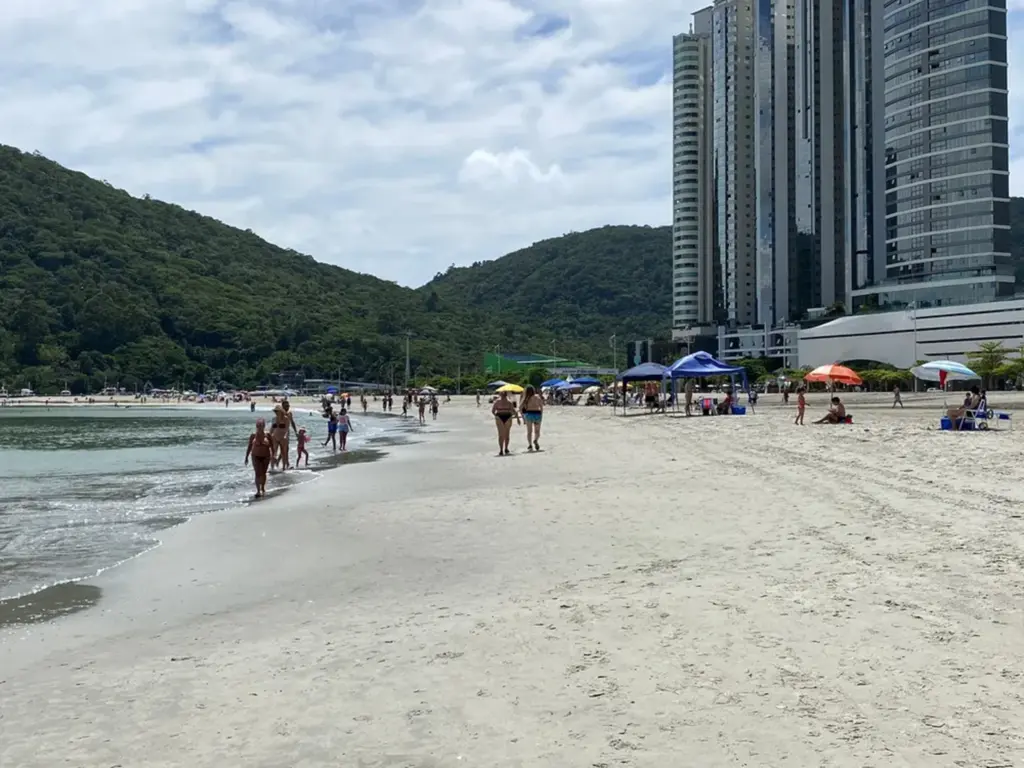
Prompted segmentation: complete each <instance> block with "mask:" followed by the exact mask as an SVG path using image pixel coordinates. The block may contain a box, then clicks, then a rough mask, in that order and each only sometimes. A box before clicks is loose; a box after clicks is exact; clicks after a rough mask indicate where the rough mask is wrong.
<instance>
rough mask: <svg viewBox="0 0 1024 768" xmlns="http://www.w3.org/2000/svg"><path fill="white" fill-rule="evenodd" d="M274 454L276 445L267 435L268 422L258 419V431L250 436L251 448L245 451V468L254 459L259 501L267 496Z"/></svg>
mask: <svg viewBox="0 0 1024 768" xmlns="http://www.w3.org/2000/svg"><path fill="white" fill-rule="evenodd" d="M273 452H274V444H273V440H272V439H271V437H270V435H268V434H267V422H266V421H264V420H263V419H256V431H255V432H253V433H252V434H251V435H249V447H248V448H246V449H245V466H249V459H252V471H253V476H254V480H255V482H256V497H255V498H257V499H259V498H262V497H264V496H266V495H267V471H268V470H269V469H270V459H271V456H272V455H273Z"/></svg>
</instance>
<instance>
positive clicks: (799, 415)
mask: <svg viewBox="0 0 1024 768" xmlns="http://www.w3.org/2000/svg"><path fill="white" fill-rule="evenodd" d="M806 393H807V388H806V387H798V388H797V390H796V420H795V421H794V422H793V423H794V424H800V425H801V426H803V423H804V411H806V410H807V397H806Z"/></svg>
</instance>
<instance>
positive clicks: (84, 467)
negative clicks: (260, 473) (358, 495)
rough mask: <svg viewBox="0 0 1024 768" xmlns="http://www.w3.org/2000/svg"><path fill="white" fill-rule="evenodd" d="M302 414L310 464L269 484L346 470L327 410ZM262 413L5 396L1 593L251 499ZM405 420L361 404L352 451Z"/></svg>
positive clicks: (116, 555)
mask: <svg viewBox="0 0 1024 768" xmlns="http://www.w3.org/2000/svg"><path fill="white" fill-rule="evenodd" d="M310 407H311V409H312V408H315V405H311V406H310ZM295 414H296V419H295V420H296V424H297V425H298V426H300V427H303V426H304V427H306V429H307V432H309V433H310V435H311V444H310V453H311V454H312V457H311V459H310V468H311V470H312V471H308V472H307V471H290V472H277V473H272V474H271V476H270V478H269V480H268V483H267V491H268V494H269V495H273V494H276V493H280V492H282V491H283V490H285V489H287V488H288V487H289V486H292V485H294V484H296V483H301V482H305V481H309V480H312V479H314V478H315V477H316V470H322V469H325V468H330V467H333V466H339V465H342V466H340V467H339V471H344V467H343V464H344V463H345V461H339V459H338V457H337V455H334V454H332V452H331V448H330V447H327V448H323V447H321V445H320V444H321V442H322V441H323V439H324V438H325V437H326V422H325V421H324V419H323V418H322V417H321V416H320V414H319V413H316V412H312V411H310V412H303V411H301V410H299V409H296V411H295ZM259 415H261V414H260V413H256V414H253V413H250V412H249V408H248V406H241V405H232V406H231V407H228V408H220V407H215V406H205V407H202V406H201V407H194V408H187V407H186V408H176V407H166V406H161V407H150V408H147V407H139V406H130V407H124V406H122V407H117V408H115V407H108V406H83V407H67V406H64V407H59V406H54V407H51V408H45V407H38V408H37V407H12V408H0V601H2V600H4V599H5V598H10V597H13V596H16V595H24V594H26V593H31V592H35V591H38V590H40V589H43V588H46V587H49V586H51V585H53V584H60V583H62V582H66V581H69V580H74V579H81V578H85V577H88V576H92V575H94V574H96V573H97V572H99V571H101V570H103V569H105V568H109V567H111V566H113V565H116V564H118V563H120V562H123V561H125V560H127V559H129V558H132V557H135V556H137V555H139V554H141V553H142V552H145V551H146V550H147V549H150V548H152V547H153V546H155V545H156V544H157V543H158V542H159V532H160V531H161V530H162V529H164V528H167V527H169V526H173V525H177V524H180V523H182V522H184V521H185V520H187V519H188V518H189V517H191V516H193V515H197V514H205V513H211V512H216V511H217V510H218V509H224V508H227V507H234V506H237V505H239V504H241V503H243V502H245V501H247V500H249V499H251V497H252V494H253V491H254V487H253V480H252V470H251V469H250V468H249V467H246V466H245V465H244V463H243V460H244V458H245V449H246V445H247V441H248V437H249V434H250V433H251V432H252V429H253V424H254V422H255V419H256V417H257V416H259ZM263 415H265V416H266V415H269V414H263ZM402 422H403V420H402V419H401V418H399V417H388V416H383V415H381V414H379V413H371V414H369V415H366V416H364V415H362V414H355V415H353V426H354V429H355V431H354V432H353V433H352V434H351V435H350V437H349V447H350V452H349V453H348V454H346V456H345V460H349V459H351V460H354V461H358V460H360V459H362V460H366V459H367V458H373V457H375V456H376V455H379V453H378V452H375V451H373V450H372V448H371V446H372V445H373V444H374V443H375V442H377V443H382V444H392V443H393V442H394V441H395V440H396V439H401V438H400V437H399V436H397V435H396V434H394V433H396V432H397V431H399V428H400V426H402ZM295 442H296V441H295V438H294V435H293V436H292V440H291V451H292V460H293V461H294V456H295Z"/></svg>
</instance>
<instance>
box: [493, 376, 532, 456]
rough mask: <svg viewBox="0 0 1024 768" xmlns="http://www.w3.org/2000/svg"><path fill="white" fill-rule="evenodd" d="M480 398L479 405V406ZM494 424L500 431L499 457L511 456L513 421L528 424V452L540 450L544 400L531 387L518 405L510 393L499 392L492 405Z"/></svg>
mask: <svg viewBox="0 0 1024 768" xmlns="http://www.w3.org/2000/svg"><path fill="white" fill-rule="evenodd" d="M479 402H480V401H479V396H478V397H477V403H478V404H479ZM491 413H492V414H493V415H494V424H495V426H496V427H497V430H498V455H499V456H509V455H511V451H510V450H509V443H510V442H511V440H512V419H515V420H516V424H522V423H523V422H525V423H526V450H527V451H530V452H531V453H532V452H533V451H539V450H540V425H541V422H542V420H543V418H544V398H543V397H541V395H540V393H538V392H537V390H536V389H535V388H534V387H532V386H530V387H527V388H526V391H525V392H524V393H523V399H522V402H520V403H519V404H518V405H516V403H515V402H513V401H512V400H510V399H509V396H508V392H499V393H498V397H497V399H496V400H495V401H494V403H492V405H491Z"/></svg>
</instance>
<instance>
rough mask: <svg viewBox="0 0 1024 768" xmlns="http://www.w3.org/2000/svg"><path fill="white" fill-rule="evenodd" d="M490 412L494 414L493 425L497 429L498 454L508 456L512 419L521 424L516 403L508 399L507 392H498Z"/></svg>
mask: <svg viewBox="0 0 1024 768" xmlns="http://www.w3.org/2000/svg"><path fill="white" fill-rule="evenodd" d="M491 413H493V414H494V425H495V426H496V427H497V429H498V455H499V456H508V455H509V453H510V452H509V450H508V443H509V439H510V437H511V435H512V419H513V418H514V419H515V420H516V423H517V424H522V421H521V420H520V419H519V412H518V411H516V404H515V403H513V402H512V401H511V400H509V399H508V392H499V393H498V399H497V400H495V401H494V405H492V406H491Z"/></svg>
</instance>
